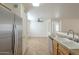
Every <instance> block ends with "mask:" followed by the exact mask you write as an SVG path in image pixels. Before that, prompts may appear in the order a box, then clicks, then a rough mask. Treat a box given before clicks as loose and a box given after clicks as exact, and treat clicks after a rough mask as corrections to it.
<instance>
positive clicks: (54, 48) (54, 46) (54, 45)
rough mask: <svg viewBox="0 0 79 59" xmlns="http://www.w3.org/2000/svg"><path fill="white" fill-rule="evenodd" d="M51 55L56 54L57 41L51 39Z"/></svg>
mask: <svg viewBox="0 0 79 59" xmlns="http://www.w3.org/2000/svg"><path fill="white" fill-rule="evenodd" d="M53 55H57V42H56V41H55V40H53Z"/></svg>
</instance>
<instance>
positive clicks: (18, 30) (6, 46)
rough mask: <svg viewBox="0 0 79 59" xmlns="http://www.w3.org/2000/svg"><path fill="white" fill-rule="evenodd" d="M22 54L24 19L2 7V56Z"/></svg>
mask: <svg viewBox="0 0 79 59" xmlns="http://www.w3.org/2000/svg"><path fill="white" fill-rule="evenodd" d="M17 54H22V19H21V18H20V17H19V16H17V15H15V14H14V13H12V12H11V11H10V10H9V9H8V8H6V7H4V6H2V5H0V55H17Z"/></svg>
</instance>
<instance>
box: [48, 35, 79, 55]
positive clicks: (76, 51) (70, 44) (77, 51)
mask: <svg viewBox="0 0 79 59" xmlns="http://www.w3.org/2000/svg"><path fill="white" fill-rule="evenodd" d="M49 38H50V39H52V40H53V39H54V40H56V41H57V42H59V43H60V44H62V45H63V46H65V47H66V48H68V49H69V50H70V53H71V54H73V55H79V43H76V42H74V41H72V40H69V39H66V38H59V37H54V36H52V35H50V36H49Z"/></svg>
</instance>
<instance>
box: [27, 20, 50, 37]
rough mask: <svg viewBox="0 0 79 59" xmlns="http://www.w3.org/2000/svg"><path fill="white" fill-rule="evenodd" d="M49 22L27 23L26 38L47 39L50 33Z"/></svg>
mask: <svg viewBox="0 0 79 59" xmlns="http://www.w3.org/2000/svg"><path fill="white" fill-rule="evenodd" d="M50 23H51V22H50V20H45V21H44V22H35V21H31V22H28V36H29V37H47V36H48V35H49V33H50V31H51V29H50V27H51V26H50V25H51V24H50Z"/></svg>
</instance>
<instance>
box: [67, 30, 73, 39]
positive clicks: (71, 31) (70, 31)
mask: <svg viewBox="0 0 79 59" xmlns="http://www.w3.org/2000/svg"><path fill="white" fill-rule="evenodd" d="M69 33H72V34H73V39H74V32H73V30H69V31H68V32H67V35H69Z"/></svg>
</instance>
